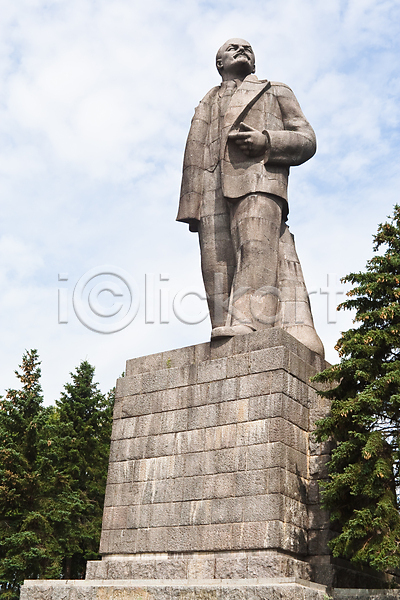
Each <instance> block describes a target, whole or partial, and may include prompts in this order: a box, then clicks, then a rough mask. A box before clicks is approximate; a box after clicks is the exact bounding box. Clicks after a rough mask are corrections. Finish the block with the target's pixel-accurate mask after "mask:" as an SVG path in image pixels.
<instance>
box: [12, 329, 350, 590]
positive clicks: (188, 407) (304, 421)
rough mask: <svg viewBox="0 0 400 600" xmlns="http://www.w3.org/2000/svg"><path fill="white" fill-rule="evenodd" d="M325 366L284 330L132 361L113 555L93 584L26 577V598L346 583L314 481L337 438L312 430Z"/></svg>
mask: <svg viewBox="0 0 400 600" xmlns="http://www.w3.org/2000/svg"><path fill="white" fill-rule="evenodd" d="M324 367H325V361H324V360H323V359H322V358H321V357H320V356H319V355H317V354H315V353H313V352H311V351H310V350H308V349H307V348H306V347H305V346H303V345H302V344H301V343H300V342H298V341H297V340H295V339H294V338H293V337H292V336H291V335H289V334H288V333H287V332H285V331H283V330H282V329H271V330H264V331H260V332H255V333H251V334H249V335H244V336H236V337H234V338H231V339H225V340H219V341H214V342H212V343H205V344H200V345H197V346H191V347H188V348H181V349H177V350H172V351H169V352H162V353H159V354H155V355H152V356H146V357H142V358H137V359H133V360H128V362H127V366H126V375H125V377H123V378H121V379H119V380H118V382H117V390H116V401H115V409H114V424H113V431H112V442H111V451H110V464H109V472H108V482H107V490H106V498H105V508H104V516H103V529H102V535H101V544H100V553H101V554H102V555H103V559H102V560H101V561H90V562H89V563H88V566H87V574H86V581H85V582H47V583H40V582H26V584H25V585H24V587H23V592H22V596H21V599H22V600H27V598H29V599H32V600H33V599H35V600H36V598H37V599H39V598H40V599H42V598H46V600H47V599H54V600H55V598H57V599H59V598H60V599H61V598H62V599H70V598H71V599H72V598H84V599H85V600H86V599H89V598H102V599H103V598H104V599H106V598H107V599H108V598H123V599H125V598H126V599H128V598H129V599H130V598H135V599H136V598H139V595H138V594H139V590H142V591H141V592H140V594H142V596H141V597H142V598H143V597H144V596H146V598H147V597H148V598H154V599H155V600H158V598H160V599H161V598H163V599H164V598H167V597H168V598H169V597H170V596H171V597H172V596H173V597H174V598H175V597H176V596H179V597H185V598H186V596H187V595H190V597H191V598H192V599H193V600H195V598H197V597H199V598H200V597H201V598H203V597H204V598H205V597H207V598H214V597H217V596H218V597H220V596H221V598H222V595H223V597H224V599H225V598H230V597H231V596H232V598H233V597H235V598H237V597H239V596H240V598H243V599H245V598H246V599H247V598H253V597H254V598H268V599H269V598H271V599H272V598H288V599H289V598H291V599H292V598H293V599H295V598H296V600H297V599H298V598H301V599H304V600H305V599H306V598H307V599H308V598H310V599H311V598H315V599H317V598H318V599H319V598H321V599H322V597H323V590H325V587H324V586H329V587H332V586H333V585H335V584H336V585H337V583H338V582H337V577H336V574H337V572H338V571H337V569H335V567H334V565H332V563H331V558H330V556H329V552H328V548H327V545H326V544H327V541H328V539H329V537H330V535H331V534H330V529H329V523H328V516H327V514H326V513H325V512H323V511H322V510H321V508H320V506H319V491H318V483H317V480H318V479H320V478H321V477H323V476H324V473H325V469H326V466H325V465H326V462H327V460H328V458H329V447H328V446H327V445H326V444H325V445H321V444H316V443H315V442H314V441H313V438H312V435H311V432H312V430H313V428H314V423H315V421H316V420H317V419H318V418H320V417H322V416H323V415H324V414H326V412H327V410H328V408H329V407H328V406H327V404H326V403H325V401H323V400H322V399H321V398H320V397H319V396H318V395H317V394H316V391H315V388H314V386H313V385H312V384H311V383H310V381H309V378H310V377H311V376H312V375H314V374H315V373H316V372H318V371H320V370H321V369H323V368H324ZM335 577H336V580H335ZM271 578H274V579H273V581H272V580H271ZM276 578H278V579H276ZM282 578H283V579H282ZM288 578H289V579H288ZM267 580H268V581H267ZM166 581H167V582H169V583H168V584H167V583H166ZM143 582H145V583H143ZM305 582H308V584H306V583H305ZM314 584H322V587H321V586H318V585H314ZM41 586H42V587H41ZM43 586H45V587H43ZM46 586H47V587H46ZM51 586H53V587H51ZM68 586H69V587H68ZM260 586H261V587H260ZM265 586H267V587H268V586H270V589H271V591H270V592H268V594H267V592H266V589H267V588H266V587H265ZM271 586H272V587H271ZM276 586H278V588H279V593H278V591H276V590H277V589H278V588H277V587H276ZM296 586H297V587H296ZM299 586H300V587H299ZM45 588H46V590H47V592H46V593H44V591H43V595H40V589H43V590H44V589H45ZM268 589H269V588H268ZM28 590H29V591H28ZM51 590H53V591H51ZM77 590H79V592H78V591H77ZM115 590H119V591H118V592H117V591H115ZM129 590H130V591H129ZM161 590H163V591H161ZM177 590H178V591H179V593H178V591H177ZM221 590H223V591H221ZM237 590H240V594H239V592H238V591H237ZM274 590H275V591H274ZM293 590H296V591H295V592H294V591H293ZM34 594H36V595H34ZM74 594H75V595H74ZM90 594H91V595H90ZM96 594H97V595H96ZM238 594H239V595H238ZM279 594H280V595H279Z"/></svg>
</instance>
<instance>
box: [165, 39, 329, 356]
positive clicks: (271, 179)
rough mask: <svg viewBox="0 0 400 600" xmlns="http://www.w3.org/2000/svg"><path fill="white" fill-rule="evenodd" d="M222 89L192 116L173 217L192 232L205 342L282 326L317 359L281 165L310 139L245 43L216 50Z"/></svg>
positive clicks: (309, 148)
mask: <svg viewBox="0 0 400 600" xmlns="http://www.w3.org/2000/svg"><path fill="white" fill-rule="evenodd" d="M216 64H217V69H218V71H219V73H220V75H221V77H222V83H221V85H220V86H218V87H214V88H213V89H211V90H210V91H209V92H208V94H207V95H206V96H205V97H204V98H203V100H202V101H201V102H200V104H199V106H198V107H197V109H196V111H195V115H194V117H193V120H192V125H191V128H190V132H189V136H188V140H187V144H186V150H185V157H184V165H183V178H182V188H181V199H180V205H179V212H178V216H177V220H178V221H183V222H185V223H188V224H189V229H190V230H191V231H198V233H199V241H200V250H201V267H202V273H203V279H204V285H205V289H206V293H207V300H208V305H209V310H210V316H211V323H212V332H211V338H212V339H213V338H217V337H229V336H233V335H238V334H245V333H250V332H252V331H255V330H258V329H264V328H268V327H282V328H284V329H286V330H287V331H288V332H289V333H291V334H292V335H293V336H294V337H296V338H297V339H299V340H300V341H301V342H303V343H304V344H305V345H306V346H308V347H309V348H311V349H312V350H314V351H315V352H318V353H319V354H323V346H322V343H321V340H320V339H319V337H318V335H317V333H316V332H315V329H314V325H313V320H312V316H311V311H310V304H309V299H308V294H307V290H306V287H305V284H304V279H303V274H302V271H301V267H300V263H299V260H298V258H297V254H296V250H295V247H294V239H293V236H292V235H291V234H290V233H289V230H288V227H287V225H286V219H287V215H288V202H287V184H288V175H289V167H291V166H294V165H300V164H302V163H303V162H305V161H307V160H308V159H309V158H311V157H312V156H313V154H314V153H315V149H316V141H315V134H314V131H313V129H312V127H311V126H310V124H309V123H308V121H307V120H306V118H305V117H304V115H303V112H302V110H301V108H300V106H299V104H298V102H297V100H296V98H295V96H294V94H293V92H292V91H291V89H290V88H289V87H288V86H287V85H285V84H282V83H273V82H270V81H268V80H259V79H257V77H256V76H255V75H254V72H255V57H254V52H253V49H252V47H251V46H250V44H249V43H248V42H246V41H245V40H242V39H230V40H228V41H227V42H226V43H225V44H224V45H223V46H221V48H220V49H219V50H218V53H217V57H216Z"/></svg>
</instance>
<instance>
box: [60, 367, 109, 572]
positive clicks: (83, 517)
mask: <svg viewBox="0 0 400 600" xmlns="http://www.w3.org/2000/svg"><path fill="white" fill-rule="evenodd" d="M71 377H72V383H68V384H66V385H65V392H63V393H62V394H61V399H60V400H59V401H57V403H56V404H57V409H56V413H55V423H54V432H55V452H56V455H57V461H58V465H59V469H60V470H62V471H63V474H64V475H65V476H67V477H68V479H69V481H70V484H71V488H72V490H73V491H74V492H75V493H76V494H77V497H78V498H79V503H78V504H77V506H76V507H75V510H74V518H73V522H72V523H69V524H68V528H67V529H66V531H65V535H64V536H63V539H64V540H65V542H64V548H65V551H64V562H63V574H64V577H65V578H67V579H71V578H72V579H78V578H81V577H83V576H84V571H85V565H86V561H87V560H89V559H96V558H100V557H99V555H98V548H99V541H100V532H101V521H102V515H103V501H104V492H105V486H106V478H107V466H108V455H109V449H110V438H111V422H112V407H113V403H114V391H111V392H110V393H109V394H108V395H107V396H104V395H103V394H102V393H101V392H100V391H99V389H98V384H97V383H94V382H93V377H94V367H92V366H91V365H90V364H89V363H88V362H87V361H83V362H82V363H81V364H80V366H79V367H78V368H77V369H76V372H75V373H71Z"/></svg>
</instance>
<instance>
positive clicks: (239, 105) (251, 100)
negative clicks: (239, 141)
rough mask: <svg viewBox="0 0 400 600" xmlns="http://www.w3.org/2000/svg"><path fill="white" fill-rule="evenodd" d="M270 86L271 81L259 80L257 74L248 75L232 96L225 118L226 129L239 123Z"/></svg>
mask: <svg viewBox="0 0 400 600" xmlns="http://www.w3.org/2000/svg"><path fill="white" fill-rule="evenodd" d="M270 86H271V83H270V82H269V81H259V80H258V79H257V77H256V76H255V75H248V76H247V77H246V79H244V80H243V83H242V85H240V86H239V87H238V88H237V90H236V91H235V93H234V94H233V96H232V99H231V102H230V104H229V108H228V110H227V111H226V114H225V118H224V129H225V128H228V127H229V128H231V127H233V126H235V125H236V124H239V122H240V121H241V120H242V116H243V117H244V116H245V113H246V112H248V110H250V108H251V107H252V106H253V104H255V102H256V101H257V100H258V99H259V97H260V96H261V95H262V94H263V93H264V92H265V91H266V90H267V89H268V88H269V87H270Z"/></svg>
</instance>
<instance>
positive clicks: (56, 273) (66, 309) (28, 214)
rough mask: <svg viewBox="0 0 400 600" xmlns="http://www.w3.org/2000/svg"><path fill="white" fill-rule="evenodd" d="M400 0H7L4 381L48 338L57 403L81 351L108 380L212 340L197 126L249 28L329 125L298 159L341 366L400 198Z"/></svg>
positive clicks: (312, 254)
mask: <svg viewBox="0 0 400 600" xmlns="http://www.w3.org/2000/svg"><path fill="white" fill-rule="evenodd" d="M399 13H400V5H399V3H398V1H397V0H324V1H323V2H317V1H316V0H280V2H279V3H277V2H275V1H272V0H248V1H247V2H246V3H243V2H239V1H238V0H231V1H230V2H226V0H219V1H218V2H209V1H207V0H204V1H200V0H186V1H185V2H177V1H176V0H169V1H168V2H165V0H163V1H161V0H152V2H139V0H47V1H45V0H19V1H18V2H15V3H11V2H9V1H7V0H0V15H1V17H0V79H1V82H0V199H1V200H0V202H1V228H0V282H1V294H0V335H1V338H0V339H1V344H0V345H1V348H0V394H3V393H4V390H5V389H7V388H10V387H11V388H15V387H18V382H17V380H16V378H15V374H14V371H15V369H16V368H18V365H19V364H20V363H21V358H22V355H23V353H24V351H25V350H29V349H32V348H36V349H37V350H38V352H39V356H40V358H41V360H42V385H43V389H44V395H45V402H46V404H51V403H53V402H54V401H55V400H56V399H57V398H58V397H59V395H60V392H61V391H62V389H63V386H64V384H65V383H67V381H69V377H70V375H69V374H70V372H71V371H74V370H75V368H76V367H77V366H78V365H79V364H80V362H81V361H82V360H88V361H89V362H90V363H92V364H93V365H94V366H95V367H96V379H97V381H99V383H100V387H101V389H102V391H103V392H106V391H107V390H108V389H110V388H111V387H113V386H114V384H115V380H116V378H117V377H119V376H120V375H121V373H122V372H123V371H124V369H125V361H126V360H127V359H130V358H134V357H137V356H143V355H146V354H151V353H154V352H161V351H164V350H169V349H173V348H179V347H182V346H188V345H192V344H198V343H202V342H205V341H207V340H209V336H210V322H209V319H208V317H207V312H206V310H205V301H204V299H203V298H204V288H203V285H202V279H201V272H200V260H199V249H198V240H197V236H196V234H192V233H189V232H188V230H187V227H186V226H185V225H184V224H182V223H177V222H176V221H175V217H176V211H177V205H178V199H179V189H180V179H181V170H182V157H183V151H184V146H185V141H186V136H187V133H188V129H189V126H190V120H191V118H192V116H193V111H194V108H195V106H196V105H197V104H198V102H199V100H200V99H201V98H202V97H203V96H204V95H205V94H206V92H207V91H208V90H209V89H210V88H211V87H213V86H215V85H218V84H219V76H218V73H217V71H216V69H215V53H216V51H217V49H218V48H219V46H221V45H222V44H223V43H224V42H225V41H226V40H227V39H228V38H231V37H241V38H244V39H246V40H248V41H249V42H250V43H251V44H252V46H253V49H254V52H255V55H256V74H257V75H258V76H259V78H261V79H265V78H267V79H270V80H272V81H282V82H284V83H286V84H288V85H289V86H290V87H291V88H292V89H293V90H294V92H295V94H296V97H297V99H298V100H299V102H300V104H301V106H302V109H303V111H304V113H305V115H306V117H307V118H308V120H309V121H310V123H311V124H312V126H313V127H314V129H315V131H316V135H317V139H318V151H317V154H316V156H315V157H314V158H313V159H312V160H310V161H309V162H307V163H306V164H304V165H302V166H300V167H295V168H293V169H292V170H291V175H290V184H289V204H290V215H289V226H290V230H291V231H292V233H294V235H295V239H296V245H297V251H298V254H299V257H300V261H301V264H302V268H303V272H304V275H305V279H306V283H307V287H308V290H309V292H310V298H311V302H312V307H313V314H314V321H315V326H316V329H317V331H318V333H319V335H320V337H321V339H322V341H323V343H324V345H325V351H326V358H327V360H329V361H330V362H337V361H338V357H337V354H336V352H335V350H334V346H335V343H336V341H337V339H338V338H339V336H340V333H341V331H344V330H346V329H348V328H349V327H351V326H352V318H351V314H350V313H348V312H343V311H342V312H337V311H335V307H336V305H337V304H338V303H339V302H341V301H343V300H344V299H345V295H344V292H345V291H346V290H348V289H349V287H348V286H347V287H346V286H345V285H343V284H341V283H340V278H341V277H343V276H344V275H346V274H347V273H349V272H355V271H360V270H363V269H364V267H365V264H366V262H367V260H368V259H369V258H371V256H372V254H373V250H372V245H373V243H372V236H373V235H374V233H375V232H376V229H377V226H378V224H379V223H382V222H384V221H385V220H386V218H387V217H388V216H389V215H390V214H391V213H392V211H393V206H394V204H395V203H396V202H399V193H398V190H399V189H400V185H399V183H400V182H399V164H400V161H399V146H400V141H399V106H400V104H399V91H400V90H399V88H400V84H399V64H400V61H399V54H400V53H399V28H400V25H399V24H400V14H399ZM328 285H329V288H328ZM328 289H329V290H330V292H329V294H327V293H326V292H327V290H328ZM114 313H115V314H114Z"/></svg>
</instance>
